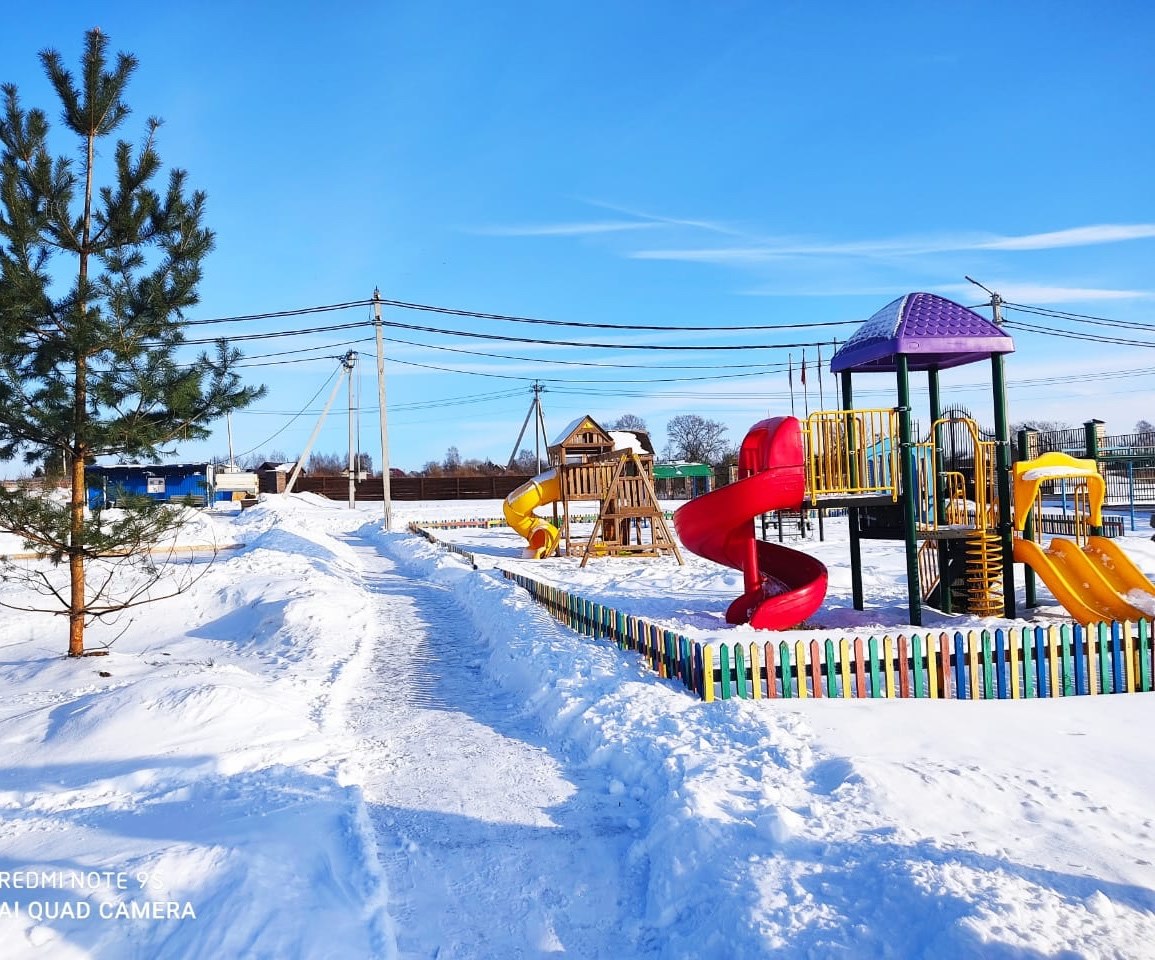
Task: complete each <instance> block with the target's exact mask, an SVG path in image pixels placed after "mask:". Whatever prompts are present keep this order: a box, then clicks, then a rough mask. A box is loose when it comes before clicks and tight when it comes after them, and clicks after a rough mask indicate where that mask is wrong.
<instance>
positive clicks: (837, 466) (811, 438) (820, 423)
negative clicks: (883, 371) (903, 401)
mask: <svg viewBox="0 0 1155 960" xmlns="http://www.w3.org/2000/svg"><path fill="white" fill-rule="evenodd" d="M805 439H806V489H807V492H808V493H809V496H810V500H811V502H812V503H813V502H815V501H817V499H818V497H820V496H822V495H824V494H855V493H875V494H889V495H890V497H891V499H892V500H894V501H897V500H898V487H899V476H900V474H899V460H898V454H899V443H898V411H897V410H893V409H880V410H819V411H817V412H815V413H812V414H810V416H808V417H807V418H806V436H805Z"/></svg>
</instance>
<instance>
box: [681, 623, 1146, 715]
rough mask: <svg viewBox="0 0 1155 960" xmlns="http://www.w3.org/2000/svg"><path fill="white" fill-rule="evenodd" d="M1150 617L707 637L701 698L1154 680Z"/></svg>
mask: <svg viewBox="0 0 1155 960" xmlns="http://www.w3.org/2000/svg"><path fill="white" fill-rule="evenodd" d="M1153 655H1155V651H1153V644H1152V629H1151V623H1150V622H1149V621H1146V620H1141V621H1139V622H1137V623H1099V624H1094V625H1092V626H1091V627H1087V628H1084V627H1082V626H1080V625H1079V624H1061V625H1059V624H1053V625H1051V626H1047V627H1041V626H1029V625H1024V626H1022V627H1013V628H1010V629H1003V628H997V629H995V630H968V631H966V632H965V633H964V632H962V631H954V632H953V633H950V632H940V633H937V634H936V633H925V634H918V633H915V634H911V636H909V637H907V636H903V635H899V636H897V637H891V636H882V637H869V638H867V639H865V640H864V639H862V638H861V637H855V638H853V639H849V638H842V639H838V640H834V639H827V640H825V641H819V640H797V641H794V642H793V643H791V642H789V641H786V640H780V641H775V640H768V641H765V642H759V641H751V642H750V643H748V644H744V643H719V644H716V645H715V644H706V646H705V648H704V649H703V652H702V660H703V674H704V675H705V676H712V677H713V680H714V682H713V683H712V684H709V685H705V686H703V687H702V688H700V689H699V690H698V692H699V693H700V694H701V696H702V698H703V699H704V700H715V699H721V700H726V699H730V698H732V697H733V698H753V699H758V698H761V697H767V698H771V699H773V698H783V699H785V698H791V697H802V698H804V697H834V698H870V699H873V698H878V697H890V698H893V697H924V698H935V699H946V698H955V699H960V700H1015V699H1035V698H1041V697H1072V696H1086V695H1095V694H1105V693H1136V692H1140V691H1150V690H1152V689H1153V687H1152V682H1153V677H1155V658H1153Z"/></svg>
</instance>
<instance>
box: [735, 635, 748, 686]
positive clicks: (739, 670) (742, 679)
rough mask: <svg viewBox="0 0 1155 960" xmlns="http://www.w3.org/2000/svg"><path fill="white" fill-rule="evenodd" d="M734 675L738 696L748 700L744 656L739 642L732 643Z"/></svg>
mask: <svg viewBox="0 0 1155 960" xmlns="http://www.w3.org/2000/svg"><path fill="white" fill-rule="evenodd" d="M734 677H735V679H736V680H737V681H738V697H739V698H740V699H742V700H749V699H750V691H749V690H748V689H747V687H746V657H745V655H744V654H743V652H742V644H740V643H736V644H734Z"/></svg>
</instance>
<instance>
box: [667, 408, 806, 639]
mask: <svg viewBox="0 0 1155 960" xmlns="http://www.w3.org/2000/svg"><path fill="white" fill-rule="evenodd" d="M738 474H739V477H740V478H741V479H739V480H738V481H737V483H731V484H729V485H727V486H724V487H721V488H719V489H718V490H715V491H714V492H712V493H708V494H706V495H705V496H702V497H698V498H697V499H695V500H691V501H690V502H689V503H687V504H684V505H683V506H681V507H679V508H678V510H677V512H676V513H675V514H674V527H675V529H676V530H677V531H678V536H679V537H680V538H681V541H682V543H683V544H684V545H685V546H686V549H688V550H690V551H692V552H693V553H696V554H698V555H699V556H702V557H705V558H706V559H708V560H713V561H714V562H715V563H721V564H723V565H725V566H727V567H733V568H734V569H736V570H741V571H743V574H744V577H745V593H743V594H742V596H740V597H739V598H738V599H737V600H735V601H734V602H733V603H732V604H730V608H729V610H727V612H726V620H727V621H728V622H729V623H749V624H750V625H751V626H753V627H759V628H762V629H766V630H784V629H789V628H791V627H795V626H797V625H798V624H800V623H801V622H802V621H804V620H805V619H806V618H807V617H809V616H810V615H811V614H812V613H814V611H815V610H817V609H818V608H819V607H820V606H821V605H822V600H823V598H824V597H825V596H826V581H827V573H826V567H825V566H824V565H823V564H822V563H821V562H820V561H819V560H816V559H815V558H814V557H812V556H810V555H809V554H806V553H802V552H800V551H798V550H792V549H790V548H789V547H784V546H782V545H780V544H776V543H767V542H765V541H763V540H756V539H755V537H754V524H753V519H754V517H756V516H759V515H760V514H763V513H766V512H768V511H770V510H796V509H798V508H799V507H801V506H802V500H803V496H804V493H805V487H806V467H805V458H804V454H803V450H802V425H801V423H800V422H799V421H798V420H797V418H795V417H773V418H771V419H769V420H762V421H759V422H758V423H756V424H754V426H753V427H751V428H750V430H749V432H748V433H747V434H746V437H745V439H744V440H743V441H742V447H741V449H740V450H739V453H738Z"/></svg>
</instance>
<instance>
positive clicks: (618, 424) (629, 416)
mask: <svg viewBox="0 0 1155 960" xmlns="http://www.w3.org/2000/svg"><path fill="white" fill-rule="evenodd" d="M606 429H607V430H637V431H639V432H640V433H649V432H650V431H649V429H648V428H647V427H646V421H645V420H643V419H642V418H641V417H639V416H638V415H637V414H634V413H623V414H622V415H621V416H620V417H618V419H617V420H615V421H614V422H613V423H611V424H610V425H609V426H608V427H607V428H606Z"/></svg>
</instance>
